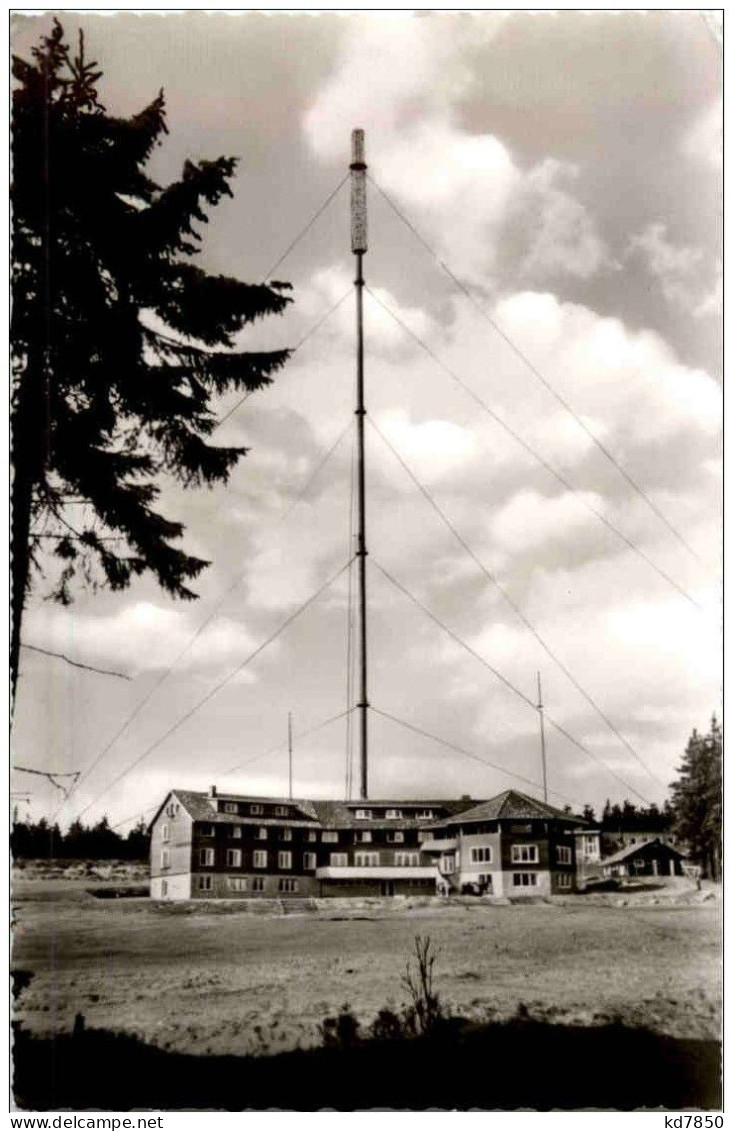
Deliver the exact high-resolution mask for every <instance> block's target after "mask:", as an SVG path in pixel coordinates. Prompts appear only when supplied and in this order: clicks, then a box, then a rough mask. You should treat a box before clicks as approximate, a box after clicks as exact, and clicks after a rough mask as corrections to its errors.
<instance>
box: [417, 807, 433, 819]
mask: <svg viewBox="0 0 733 1131" xmlns="http://www.w3.org/2000/svg"><path fill="white" fill-rule="evenodd" d="M416 816H417V819H418V821H429V820H431V819H432V816H433V810H432V809H421V810H420V812H419V813H417V814H416Z"/></svg>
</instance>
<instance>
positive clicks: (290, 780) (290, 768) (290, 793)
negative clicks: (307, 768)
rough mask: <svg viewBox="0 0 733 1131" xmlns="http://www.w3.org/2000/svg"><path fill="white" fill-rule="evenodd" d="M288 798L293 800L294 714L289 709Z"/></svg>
mask: <svg viewBox="0 0 733 1131" xmlns="http://www.w3.org/2000/svg"><path fill="white" fill-rule="evenodd" d="M288 800H289V801H292V800H293V716H292V714H291V713H290V711H288Z"/></svg>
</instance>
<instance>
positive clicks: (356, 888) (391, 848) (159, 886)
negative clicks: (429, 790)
mask: <svg viewBox="0 0 733 1131" xmlns="http://www.w3.org/2000/svg"><path fill="white" fill-rule="evenodd" d="M582 826H583V822H582V820H580V819H579V818H577V817H572V816H571V815H569V814H565V813H561V812H560V811H559V810H557V809H553V808H552V807H551V806H548V805H544V804H543V803H542V802H539V801H535V800H533V799H532V798H530V797H527V796H525V795H524V794H519V793H516V792H515V791H508V792H506V793H503V794H500V795H499V797H496V798H494V799H493V800H491V801H487V802H481V803H479V804H477V803H476V802H475V801H473V800H471V798H463V799H462V800H460V801H457V800H448V801H446V800H441V801H404V800H400V801H384V800H379V801H369V802H367V801H358V802H357V801H354V802H351V801H306V800H292V799H283V798H271V797H249V796H243V795H240V794H229V793H227V794H219V793H218V792H217V790H216V788H215V787H213V786H212V788H211V789H210V790H209V792H208V793H198V792H192V791H189V790H172V791H171V792H170V793H169V794H168V796H167V797H166V799H165V801H164V802H163V804H162V805H161V807H160V809H159V810H158V812H157V814H156V816H155V817H154V818H153V821H152V822H151V871H150V877H151V881H150V893H151V896H152V897H153V898H154V899H216V898H219V899H252V898H254V899H257V898H271V899H272V898H285V899H286V898H291V897H295V898H297V897H301V898H303V897H306V898H307V897H314V896H318V897H327V896H358V895H362V896H373V895H377V896H380V895H381V896H389V895H419V894H422V895H434V894H436V892H445V893H449V892H461V891H474V892H476V893H477V894H478V893H484V894H488V895H508V896H510V897H511V896H527V895H535V894H537V895H543V894H551V893H556V892H567V891H572V890H574V888H575V878H574V877H575V861H576V854H575V839H576V832H577V830H578V828H579V827H582Z"/></svg>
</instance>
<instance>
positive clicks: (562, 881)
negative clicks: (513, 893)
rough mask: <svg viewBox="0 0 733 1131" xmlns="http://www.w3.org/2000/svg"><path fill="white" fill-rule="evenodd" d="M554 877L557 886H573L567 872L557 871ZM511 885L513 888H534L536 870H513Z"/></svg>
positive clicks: (535, 884)
mask: <svg viewBox="0 0 733 1131" xmlns="http://www.w3.org/2000/svg"><path fill="white" fill-rule="evenodd" d="M555 879H556V881H557V886H558V887H559V888H569V887H572V886H573V878H572V876H571V875H570V873H569V872H558V874H557V876H556V877H555ZM512 886H513V887H515V888H536V887H537V872H513V873H512Z"/></svg>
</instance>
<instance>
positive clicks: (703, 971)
mask: <svg viewBox="0 0 733 1131" xmlns="http://www.w3.org/2000/svg"><path fill="white" fill-rule="evenodd" d="M95 884H96V886H97V887H100V886H102V887H103V886H105V884H104V883H103V881H101V880H99V879H97V878H94V880H92V881H91V882H90V880H83V879H80V878H75V879H65V880H59V879H48V878H43V879H29V878H28V873H27V872H26V873H25V878H24V877H22V876H21V877H19V878H17V880H16V882H15V884H14V889H13V896H14V898H13V903H14V919H15V921H14V943H13V957H12V965H13V969H15V970H22V971H28V972H30V973H32V975H33V977H32V980H31V981H30V984H29V985H28V987H27V988H26V989H24V990H23V991H22V992H21V994H20V996H19V999H18V1004H17V1008H16V1013H15V1016H16V1017H17V1019H18V1020H19V1021H21V1022H22V1024H23V1025H24V1027H25V1028H27V1029H29V1030H30V1031H31V1032H34V1033H39V1034H41V1033H42V1034H49V1033H52V1032H59V1031H68V1030H69V1029H70V1028H71V1027H72V1026H73V1023H74V1018H75V1016H76V1014H77V1013H82V1014H83V1015H84V1018H85V1020H86V1023H87V1025H89V1026H94V1027H106V1028H110V1029H114V1030H117V1031H123V1032H126V1033H130V1034H134V1035H137V1036H138V1037H140V1038H142V1039H144V1040H145V1041H147V1042H150V1043H152V1044H156V1045H158V1046H160V1047H162V1048H167V1049H172V1050H175V1051H178V1052H195V1053H202V1054H204V1053H213V1054H222V1053H244V1052H258V1051H259V1052H266V1051H268V1052H269V1051H281V1050H284V1049H289V1048H293V1047H296V1046H297V1045H301V1046H304V1047H305V1046H308V1045H311V1044H314V1043H318V1042H319V1028H318V1027H319V1024H320V1023H321V1021H322V1020H323V1019H324V1018H325V1017H327V1016H329V1015H333V1014H334V1013H335V1012H337V1011H338V1010H339V1008H340V1007H341V1006H342V1005H344V1004H349V1005H350V1006H351V1007H352V1009H353V1011H354V1012H355V1014H356V1015H357V1016H358V1017H359V1018H360V1020H361V1021H362V1024H364V1025H368V1024H369V1023H370V1022H371V1021H372V1020H373V1018H374V1016H375V1015H376V1013H377V1011H378V1010H379V1009H380V1008H381V1007H383V1006H384V1005H387V1004H391V1005H392V1006H393V1007H395V1006H399V1005H401V1004H402V1003H403V1002H404V1001H405V991H404V989H403V987H402V986H401V981H400V979H401V975H402V973H403V972H404V969H405V962H406V960H407V958H408V957H409V956H410V953H411V951H412V947H413V942H414V938H415V935H416V934H418V933H419V934H422V935H426V934H427V935H429V936H430V938H431V940H432V942H433V944H434V947H435V949H436V950H437V954H438V956H437V961H436V967H435V970H436V982H437V988H438V990H439V992H440V995H441V998H442V999H443V1000H444V1001H445V1003H446V1004H447V1005H448V1006H449V1007H450V1008H451V1009H452V1010H453V1011H454V1012H455V1013H460V1014H461V1015H463V1016H470V1017H473V1018H476V1019H487V1020H491V1019H501V1018H505V1017H509V1016H512V1015H513V1014H515V1013H516V1012H517V1010H518V1009H521V1010H522V1011H524V1010H526V1011H527V1012H528V1013H529V1015H530V1016H533V1017H537V1018H543V1019H547V1020H553V1021H560V1022H567V1023H584V1024H587V1023H596V1024H601V1023H603V1022H606V1021H608V1020H609V1019H618V1020H621V1021H624V1022H625V1023H627V1024H632V1025H646V1026H649V1027H650V1028H653V1029H655V1030H656V1031H658V1032H662V1033H667V1034H670V1035H673V1036H678V1037H687V1038H694V1037H698V1038H704V1037H715V1038H717V1037H719V1035H720V998H721V958H720V929H721V912H720V903H719V900H718V898H717V895H716V896H711V895H710V894H709V893H702V896H701V895H698V894H696V893H694V892H680V891H677V892H672V893H668V892H661V893H638V894H636V895H633V896H631V897H629V898H628V899H627V898H623V899H621V898H620V897H618V896H606V897H603V898H602V897H600V896H595V897H582V896H575V897H566V898H565V899H564V900H562V901H560V900H558V901H553V902H551V903H535V904H529V905H526V906H518V905H513V906H487V905H486V904H485V903H483V902H481V901H480V900H467V901H461V902H455V903H439V902H437V901H428V900H420V901H414V902H413V903H412V905H406V903H405V902H404V901H402V900H391V901H390V900H384V901H365V902H363V903H361V904H359V905H357V904H355V903H354V902H353V901H350V902H349V904H348V905H346V906H344V902H343V901H339V905H338V906H337V905H336V904H331V905H329V906H328V907H327V908H323V909H321V910H319V911H318V912H317V913H313V914H303V915H288V916H282V915H281V914H279V913H278V914H277V915H272V916H270V915H265V914H257V915H252V914H248V913H246V912H245V911H244V910H243V909H242V907H241V905H239V906H238V905H237V904H234V903H219V904H213V903H208V904H207V903H199V904H196V905H187V906H182V905H171V904H167V905H163V904H156V903H152V902H151V901H150V900H146V899H118V900H113V899H97V898H95V897H94V896H92V895H90V894H88V889H90V888H91V887H93V886H95ZM107 886H109V881H108V882H107ZM705 895H707V898H703V896H705ZM652 901H653V902H652Z"/></svg>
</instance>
